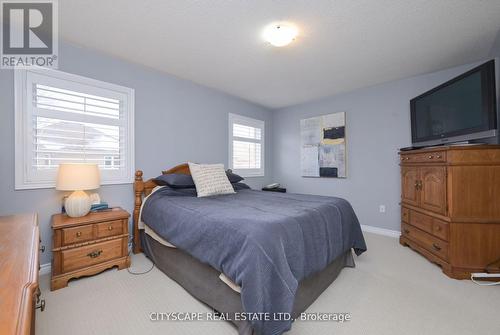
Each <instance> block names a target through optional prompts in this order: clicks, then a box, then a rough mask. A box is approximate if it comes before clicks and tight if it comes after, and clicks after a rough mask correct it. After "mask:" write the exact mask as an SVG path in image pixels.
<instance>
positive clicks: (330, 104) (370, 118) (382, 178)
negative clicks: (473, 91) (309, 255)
mask: <svg viewBox="0 0 500 335" xmlns="http://www.w3.org/2000/svg"><path fill="white" fill-rule="evenodd" d="M475 65H477V64H471V65H465V66H460V67H456V68H452V69H448V70H445V71H440V72H436V73H432V74H427V75H422V76H418V77H412V78H408V79H404V80H398V81H394V82H389V83H385V84H380V85H377V86H373V87H369V88H364V89H360V90H356V91H353V92H350V93H346V94H340V95H336V96H333V97H328V98H325V99H321V100H316V101H313V102H310V103H305V104H302V105H298V106H294V107H288V108H284V109H281V110H277V111H274V112H273V122H272V123H273V139H274V141H273V164H272V166H273V174H272V175H273V179H274V181H276V182H280V183H282V184H283V185H284V186H285V187H287V189H288V190H289V191H290V192H296V193H309V194H320V195H331V196H339V197H343V198H346V199H347V200H349V201H350V202H351V204H352V205H353V207H354V209H355V211H356V213H357V214H358V217H359V220H360V222H361V224H364V225H370V226H376V227H379V228H386V229H391V230H397V231H399V227H400V208H399V205H398V203H399V200H400V178H399V166H398V155H397V152H398V148H401V147H405V146H409V145H410V144H411V135H410V117H409V115H410V108H409V100H410V99H411V98H413V97H415V96H417V95H419V94H421V93H423V92H425V91H427V90H429V89H431V88H433V87H435V86H437V85H439V84H441V83H443V82H445V81H447V80H449V79H451V78H452V77H454V76H457V75H459V74H461V73H463V72H465V71H467V70H468V69H470V68H472V67H474V66H475ZM497 67H498V64H497ZM335 112H346V118H347V124H346V132H347V155H348V158H347V159H348V162H347V170H348V171H347V173H348V177H347V179H329V178H303V177H301V176H300V127H299V122H300V120H301V119H304V118H308V117H313V116H317V115H322V114H329V113H335ZM379 205H385V206H386V213H385V214H382V213H379Z"/></svg>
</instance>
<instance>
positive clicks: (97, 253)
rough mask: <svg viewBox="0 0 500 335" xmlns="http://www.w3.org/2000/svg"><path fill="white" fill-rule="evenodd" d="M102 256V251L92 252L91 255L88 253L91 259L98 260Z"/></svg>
mask: <svg viewBox="0 0 500 335" xmlns="http://www.w3.org/2000/svg"><path fill="white" fill-rule="evenodd" d="M101 254H102V250H96V251H92V252H91V253H88V254H87V256H89V257H90V258H96V257H99V256H101Z"/></svg>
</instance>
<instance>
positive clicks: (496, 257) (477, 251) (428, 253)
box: [399, 145, 500, 279]
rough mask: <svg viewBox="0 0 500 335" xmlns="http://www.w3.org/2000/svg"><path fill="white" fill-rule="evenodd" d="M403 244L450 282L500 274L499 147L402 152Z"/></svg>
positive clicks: (486, 146)
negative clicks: (440, 268)
mask: <svg viewBox="0 0 500 335" xmlns="http://www.w3.org/2000/svg"><path fill="white" fill-rule="evenodd" d="M399 155H400V165H401V237H400V243H401V244H402V245H405V246H409V247H411V248H412V249H414V250H415V251H417V252H419V253H420V254H422V255H423V256H425V257H426V258H427V259H429V260H430V261H431V262H434V263H437V264H438V265H440V266H441V267H442V269H443V272H444V273H445V274H446V275H448V276H449V277H451V278H456V279H467V278H470V275H471V273H473V272H486V271H488V272H500V265H499V264H500V146H497V145H474V146H445V147H435V148H426V149H418V150H411V151H401V152H400V153H399Z"/></svg>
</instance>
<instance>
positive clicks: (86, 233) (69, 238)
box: [62, 225, 94, 245]
mask: <svg viewBox="0 0 500 335" xmlns="http://www.w3.org/2000/svg"><path fill="white" fill-rule="evenodd" d="M93 238H94V232H93V229H92V225H85V226H78V227H71V228H64V229H62V243H63V245H70V244H75V243H79V242H85V241H90V240H92V239H93Z"/></svg>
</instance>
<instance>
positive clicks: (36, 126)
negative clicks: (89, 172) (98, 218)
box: [15, 69, 134, 189]
mask: <svg viewBox="0 0 500 335" xmlns="http://www.w3.org/2000/svg"><path fill="white" fill-rule="evenodd" d="M15 95H16V162H15V164H16V177H15V178H16V189H30V188H48V187H54V186H55V178H56V172H57V167H58V166H59V164H60V163H63V162H64V163H96V164H98V165H99V167H100V170H101V183H102V184H121V183H131V182H132V181H133V176H134V141H133V136H134V129H133V122H134V90H133V89H130V88H126V87H122V86H118V85H113V84H109V83H105V82H101V81H98V80H94V79H89V78H85V77H81V76H76V75H72V74H68V73H64V72H60V71H54V70H48V69H30V70H16V73H15Z"/></svg>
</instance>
